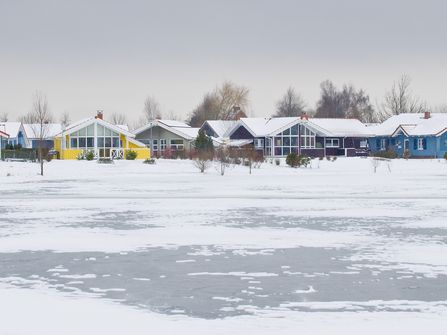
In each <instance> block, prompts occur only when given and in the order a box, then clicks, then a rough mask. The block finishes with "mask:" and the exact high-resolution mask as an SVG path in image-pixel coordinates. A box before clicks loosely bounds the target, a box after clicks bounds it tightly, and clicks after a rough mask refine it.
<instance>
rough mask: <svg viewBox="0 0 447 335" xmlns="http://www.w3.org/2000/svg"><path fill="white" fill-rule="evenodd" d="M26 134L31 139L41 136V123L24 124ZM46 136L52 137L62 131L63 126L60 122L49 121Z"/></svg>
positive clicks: (46, 126)
mask: <svg viewBox="0 0 447 335" xmlns="http://www.w3.org/2000/svg"><path fill="white" fill-rule="evenodd" d="M23 128H24V129H25V132H26V136H27V137H28V138H29V139H36V138H39V137H40V124H29V123H28V124H27V123H25V124H24V125H23ZM45 128H46V129H45V131H44V132H43V133H44V136H45V137H48V138H52V137H54V136H56V135H57V134H59V133H60V132H61V131H62V126H61V125H60V124H59V123H48V124H46V125H45Z"/></svg>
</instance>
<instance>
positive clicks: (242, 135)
mask: <svg viewBox="0 0 447 335" xmlns="http://www.w3.org/2000/svg"><path fill="white" fill-rule="evenodd" d="M230 139H232V140H248V139H249V140H251V139H253V135H252V134H250V132H249V131H248V130H247V129H245V127H244V126H239V128H237V130H236V131H235V132H234V133H233V134H231V136H230Z"/></svg>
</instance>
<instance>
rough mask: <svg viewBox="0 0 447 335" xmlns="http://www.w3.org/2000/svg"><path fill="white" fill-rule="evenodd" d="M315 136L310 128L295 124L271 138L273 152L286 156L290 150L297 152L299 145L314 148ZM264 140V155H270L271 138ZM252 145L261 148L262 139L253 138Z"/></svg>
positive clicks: (262, 145) (276, 154) (262, 144)
mask: <svg viewBox="0 0 447 335" xmlns="http://www.w3.org/2000/svg"><path fill="white" fill-rule="evenodd" d="M298 134H299V135H298ZM315 136H316V135H315V133H314V132H312V131H311V130H310V129H308V128H306V127H304V126H302V125H298V124H296V125H294V126H292V127H290V128H288V129H286V130H284V131H283V132H282V133H279V134H277V135H276V136H275V137H274V138H273V144H274V151H273V154H274V155H275V156H286V155H288V154H289V153H291V152H298V146H301V148H304V149H310V148H315V145H316V143H315ZM266 140H267V141H266V142H265V153H266V155H270V153H271V151H272V150H271V149H270V144H271V141H272V140H271V139H270V138H268V139H266ZM300 141H301V142H300ZM254 145H255V148H259V149H262V148H263V147H264V139H255V140H254Z"/></svg>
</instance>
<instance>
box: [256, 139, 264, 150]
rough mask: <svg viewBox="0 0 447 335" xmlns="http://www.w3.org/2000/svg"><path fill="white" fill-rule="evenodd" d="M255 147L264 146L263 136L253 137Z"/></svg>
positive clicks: (260, 147)
mask: <svg viewBox="0 0 447 335" xmlns="http://www.w3.org/2000/svg"><path fill="white" fill-rule="evenodd" d="M255 148H257V149H262V148H264V139H263V138H256V139H255Z"/></svg>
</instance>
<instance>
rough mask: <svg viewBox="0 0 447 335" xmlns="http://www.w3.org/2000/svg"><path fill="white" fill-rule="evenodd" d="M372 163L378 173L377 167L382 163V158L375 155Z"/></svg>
mask: <svg viewBox="0 0 447 335" xmlns="http://www.w3.org/2000/svg"><path fill="white" fill-rule="evenodd" d="M371 165H372V167H373V170H374V173H376V172H377V168H378V167H379V165H380V159H378V158H377V157H373V158H372V159H371Z"/></svg>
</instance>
